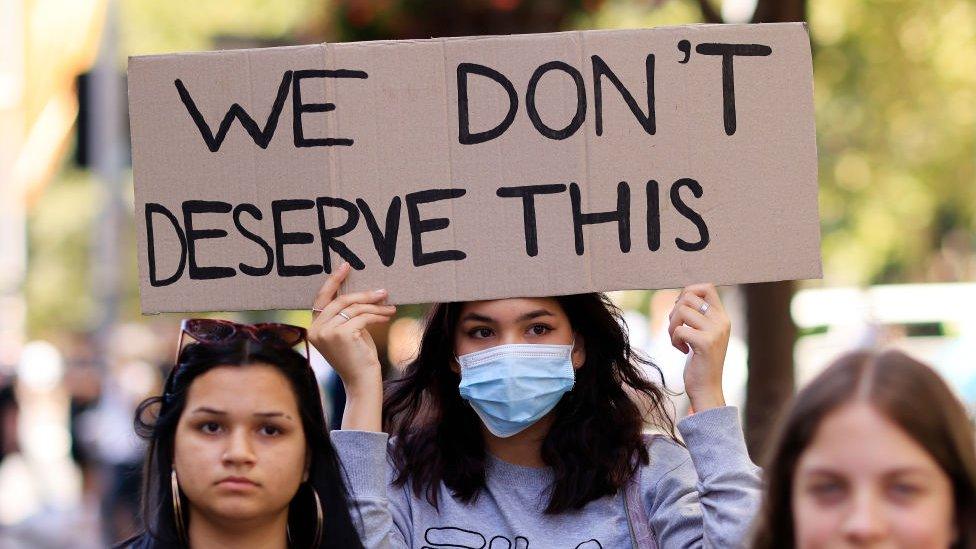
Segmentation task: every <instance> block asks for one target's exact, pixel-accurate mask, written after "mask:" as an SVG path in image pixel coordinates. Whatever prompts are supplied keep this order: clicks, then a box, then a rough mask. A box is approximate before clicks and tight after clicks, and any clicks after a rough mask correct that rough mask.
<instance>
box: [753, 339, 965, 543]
mask: <svg viewBox="0 0 976 549" xmlns="http://www.w3.org/2000/svg"><path fill="white" fill-rule="evenodd" d="M859 400H860V401H863V402H867V403H868V404H870V405H871V406H872V407H874V409H875V410H877V412H878V413H880V414H881V415H883V416H885V417H887V418H888V419H890V420H891V421H893V422H895V424H897V425H898V426H899V427H900V428H901V429H902V430H903V431H904V432H905V433H906V434H907V435H908V436H910V437H911V438H912V440H914V441H915V442H917V443H918V444H919V445H920V446H921V447H922V448H924V449H925V451H926V452H928V453H929V455H931V456H932V459H934V460H935V462H936V463H937V464H938V465H939V467H940V468H941V469H942V471H943V472H944V473H945V474H946V475H947V476H948V477H949V481H950V482H951V484H952V488H953V493H954V498H955V521H956V526H957V528H958V531H959V539H958V541H957V543H956V545H955V547H960V548H965V549H974V548H976V441H974V438H973V424H972V422H971V421H970V419H969V418H967V416H966V411H965V409H964V408H963V406H962V404H961V403H960V402H959V400H958V399H956V397H955V395H953V394H952V391H951V390H950V389H949V387H948V386H947V385H946V384H945V382H944V381H942V378H940V377H939V376H938V374H936V373H935V371H933V370H932V369H931V368H929V367H928V366H926V365H924V364H922V363H921V362H918V361H916V360H914V359H912V358H911V357H909V356H908V355H906V354H904V353H902V352H900V351H884V352H880V353H879V352H872V351H857V352H853V353H849V354H847V355H844V356H842V357H841V358H839V359H838V360H837V361H836V362H835V363H834V364H832V365H831V366H830V367H828V368H827V369H826V370H825V371H824V372H823V373H821V374H820V375H819V376H818V377H817V378H816V379H814V380H813V381H812V382H810V384H809V385H808V386H807V387H806V388H804V389H803V390H802V391H800V392H799V393H798V394H797V396H796V398H795V399H794V402H793V404H792V406H791V407H790V409H789V411H788V412H787V413H786V414H785V415H784V416H783V417H782V418H781V420H780V422H779V425H778V427H777V430H776V434H775V436H774V438H773V442H772V444H771V445H770V448H769V451H768V453H767V454H766V456H765V460H764V461H765V463H764V466H765V471H766V472H765V493H764V497H763V504H762V509H761V511H760V514H759V517H758V518H757V523H756V529H755V533H754V538H753V542H752V547H753V548H754V549H772V548H777V549H778V548H788V547H793V546H794V544H795V539H794V537H795V524H794V517H793V505H792V501H793V476H794V474H795V472H796V467H797V464H798V463H799V461H800V457H801V456H802V455H803V452H805V451H806V449H807V447H808V446H809V445H810V443H811V442H812V441H813V437H814V436H816V433H817V428H818V427H819V426H820V424H821V422H823V420H824V418H826V417H827V416H828V415H829V414H830V413H831V412H833V411H835V410H837V409H838V408H840V407H841V406H843V405H845V404H848V403H851V402H856V401H859ZM852 444H856V442H852Z"/></svg>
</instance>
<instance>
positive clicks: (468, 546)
mask: <svg viewBox="0 0 976 549" xmlns="http://www.w3.org/2000/svg"><path fill="white" fill-rule="evenodd" d="M424 541H425V542H426V543H428V544H430V545H424V546H423V547H422V548H421V549H438V548H449V549H529V540H528V539H527V538H524V537H522V536H515V542H514V543H513V542H512V540H510V539H508V538H506V537H505V536H495V537H493V538H491V541H486V540H485V536H484V535H482V534H481V533H480V532H473V531H471V530H465V529H463V528H453V527H450V526H448V527H445V528H428V529H427V531H426V532H424ZM546 547H548V546H546ZM572 549H603V545H601V544H600V542H599V541H597V540H595V539H591V540H587V541H584V542H582V543H580V544H579V545H577V546H576V547H573V548H572Z"/></svg>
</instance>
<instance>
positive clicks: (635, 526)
mask: <svg viewBox="0 0 976 549" xmlns="http://www.w3.org/2000/svg"><path fill="white" fill-rule="evenodd" d="M656 436H660V435H644V436H643V439H644V445H645V446H650V444H651V441H652V440H654V437H656ZM642 470H643V468H642V467H638V468H637V472H635V473H634V475H633V476H631V477H630V480H628V481H627V484H626V486H624V506H625V507H626V509H627V522H628V523H629V524H630V534H631V539H632V540H633V542H634V547H635V548H636V549H657V541H656V540H655V539H654V528H653V527H652V526H651V517H650V515H648V514H647V509H645V508H644V498H643V497H642V496H643V494H641V490H640V476H641V471H642Z"/></svg>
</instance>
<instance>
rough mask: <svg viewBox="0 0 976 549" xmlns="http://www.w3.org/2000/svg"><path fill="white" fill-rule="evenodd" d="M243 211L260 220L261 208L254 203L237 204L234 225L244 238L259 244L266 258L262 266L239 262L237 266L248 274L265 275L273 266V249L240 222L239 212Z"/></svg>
mask: <svg viewBox="0 0 976 549" xmlns="http://www.w3.org/2000/svg"><path fill="white" fill-rule="evenodd" d="M244 212H247V213H248V214H250V215H251V217H253V218H254V219H257V220H258V221H261V218H262V217H263V216H262V214H261V210H259V209H258V207H257V206H255V205H254V204H238V205H237V207H235V208H234V226H235V227H237V231H238V232H239V233H241V234H242V235H244V238H247V239H248V240H252V241H254V242H255V243H256V244H257V245H258V246H261V249H262V250H264V255H265V257H267V258H268V260H267V262H266V263H265V264H264V267H252V266H251V265H246V264H244V263H239V264H238V265H237V268H238V269H240V271H241V272H242V273H244V274H246V275H248V276H265V275H267V274H269V273H271V268H272V267H273V266H274V250H272V249H271V246H269V245H268V242H267V241H266V240H265V239H263V238H261V237H260V236H258V235H256V234H254V233H252V232H251V231H249V230H247V229H246V228H245V227H244V224H243V223H241V214H242V213H244Z"/></svg>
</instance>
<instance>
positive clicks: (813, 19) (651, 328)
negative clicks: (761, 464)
mask: <svg viewBox="0 0 976 549" xmlns="http://www.w3.org/2000/svg"><path fill="white" fill-rule="evenodd" d="M779 21H807V22H808V23H809V30H810V37H811V41H812V44H813V52H814V79H815V101H816V115H817V128H818V136H817V140H818V147H819V155H820V216H821V223H822V238H823V246H822V251H823V259H824V279H823V280H816V281H804V282H795V283H794V282H783V283H770V284H758V285H747V286H741V287H729V288H724V289H723V290H722V292H723V299H724V300H725V301H726V304H727V306H728V308H729V310H730V311H731V312H732V313H733V323H734V332H733V342H732V346H731V348H730V351H729V356H728V360H727V364H726V388H727V394H728V396H729V400H730V403H733V404H737V405H739V406H741V407H742V410H743V414H744V419H745V422H746V423H745V424H746V429H747V439H748V442H749V446H750V450H751V451H752V452H753V455H754V456H758V455H760V452H761V451H762V448H763V444H764V442H765V440H766V437H767V434H768V431H769V428H770V425H771V422H772V421H773V419H774V417H775V414H776V413H777V411H778V410H779V409H780V408H781V407H782V405H783V403H784V402H786V401H787V400H788V398H789V397H790V395H791V394H792V393H793V391H794V390H795V389H796V388H797V387H800V386H802V384H803V383H804V382H806V381H807V380H809V379H810V378H811V377H812V376H813V375H815V374H816V373H817V372H819V371H820V370H821V369H822V368H823V367H824V365H826V364H827V363H828V362H829V361H830V360H831V359H832V358H833V357H835V356H836V355H837V354H839V353H840V352H842V351H846V350H849V349H852V348H856V347H872V346H878V345H891V346H896V347H898V348H901V349H904V350H906V351H908V352H909V353H911V354H913V355H915V356H917V357H919V358H921V359H922V360H925V361H927V362H928V363H930V364H932V365H933V366H935V367H936V368H937V370H938V371H939V372H940V373H941V374H942V375H943V376H944V377H945V379H946V380H947V381H948V382H949V383H950V384H951V385H952V387H953V388H954V389H955V390H956V391H957V393H958V395H959V396H960V397H961V398H962V399H963V400H964V401H965V402H967V404H968V405H969V406H970V407H971V409H972V407H973V406H976V70H974V69H976V4H974V3H973V2H972V0H724V1H721V0H695V1H693V0H538V1H528V0H458V1H456V2H447V1H430V2H424V1H421V0H288V1H278V2H271V1H268V0H234V1H230V0H225V1H219V0H196V1H194V2H189V1H185V0H172V1H167V2H161V1H158V0H0V547H2V548H20V547H29V548H35V547H37V548H46V547H51V548H55V547H57V548H62V547H77V548H88V547H104V546H106V545H107V544H108V543H109V542H111V541H115V540H118V539H121V538H123V537H125V536H127V535H128V534H129V533H131V532H132V531H133V529H134V528H136V527H137V524H138V517H137V516H136V509H137V507H138V487H139V470H140V467H141V456H142V447H141V446H140V444H139V441H138V439H136V438H135V436H134V434H133V431H132V414H133V410H134V408H135V405H136V404H137V403H138V402H139V401H140V400H141V399H143V398H145V397H146V396H149V395H152V394H157V393H158V392H159V390H160V385H161V383H162V379H163V376H164V375H165V374H166V372H167V371H168V368H169V366H170V364H171V363H172V360H173V353H174V351H175V345H176V339H177V335H178V333H177V332H178V324H179V322H178V321H179V318H180V316H178V315H159V316H154V317H144V316H141V315H140V314H139V303H138V298H139V296H138V272H137V268H136V260H135V253H136V247H135V239H134V236H135V230H134V224H133V211H132V210H133V206H132V203H133V199H132V195H133V191H132V188H133V187H132V172H131V166H130V162H129V142H128V120H127V115H126V88H125V70H126V60H127V57H128V56H130V55H141V54H158V53H168V52H183V51H199V50H211V49H233V48H250V47H268V46H277V45H288V44H306V43H314V42H322V41H348V40H372V39H387V38H394V39H399V38H428V37H442V36H460V35H477V34H510V33H524V32H548V31H557V30H568V29H594V28H637V27H653V26H659V25H674V24H687V23H700V22H711V23H717V22H779ZM779 213H780V214H781V215H790V212H779ZM675 296H676V292H675V291H673V290H661V291H633V292H619V293H615V294H613V298H614V300H615V301H616V302H617V303H618V304H619V305H620V306H621V307H622V308H624V309H625V310H626V317H627V321H628V324H629V326H630V329H631V337H632V340H633V342H634V343H635V344H636V346H637V347H639V348H641V349H643V350H644V351H646V352H647V353H648V354H649V355H650V357H651V358H652V359H654V360H655V362H656V363H658V364H659V365H660V366H661V368H662V369H663V370H664V373H665V378H666V381H667V383H668V385H669V387H670V388H672V389H675V390H677V391H680V390H681V389H682V386H681V369H682V366H683V364H684V356H683V355H681V354H680V353H679V352H678V351H676V350H674V349H673V348H671V347H670V342H669V340H668V338H667V331H666V330H667V315H668V313H669V311H670V308H671V305H672V304H673V302H674V298H675ZM423 313H424V308H423V307H422V306H409V307H401V312H400V317H399V319H398V320H397V321H395V322H394V323H393V324H392V325H390V326H389V327H388V329H387V330H385V331H384V332H383V333H376V334H375V337H376V339H377V341H378V343H379V345H380V347H381V351H382V353H384V355H385V356H386V358H387V359H388V364H389V374H390V375H396V369H397V367H398V366H399V365H402V364H403V363H404V362H405V361H407V360H409V358H410V357H411V356H412V354H413V352H414V346H415V343H416V341H417V337H418V329H419V328H418V326H419V324H418V323H419V319H420V318H421V316H422V315H423ZM214 316H221V317H226V318H234V319H237V320H240V321H247V322H255V321H264V320H272V319H273V320H278V321H283V322H289V323H293V324H299V325H307V324H308V322H309V320H310V318H309V314H308V312H307V311H282V312H258V313H246V314H240V313H227V314H215V315H214ZM313 363H314V365H315V367H316V371H317V373H318V374H319V377H320V380H321V383H322V387H323V391H324V393H325V395H326V396H327V401H328V404H327V408H329V414H330V417H331V421H332V422H333V423H334V422H335V421H337V413H336V412H335V411H334V410H335V409H340V410H341V402H342V392H341V388H339V387H338V386H337V382H336V379H335V377H334V376H333V375H332V373H331V372H330V370H329V368H328V366H327V365H326V364H324V362H323V361H322V360H321V358H320V357H314V360H313ZM675 408H676V413H678V414H682V413H684V411H685V410H686V408H687V401H686V399H684V397H683V396H678V397H675Z"/></svg>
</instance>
